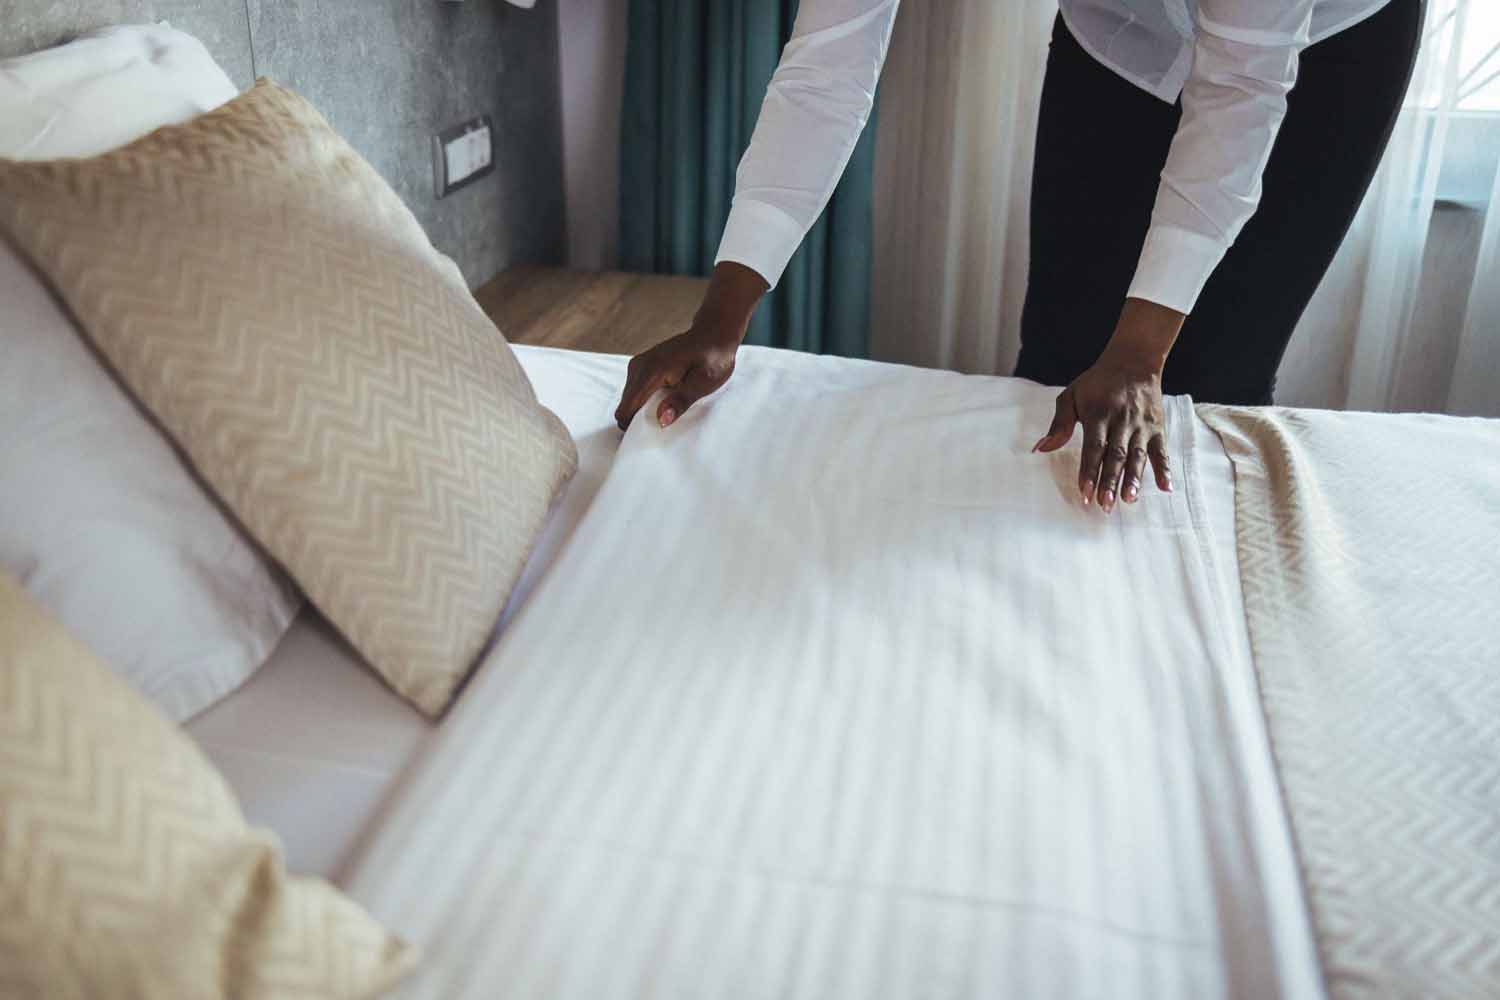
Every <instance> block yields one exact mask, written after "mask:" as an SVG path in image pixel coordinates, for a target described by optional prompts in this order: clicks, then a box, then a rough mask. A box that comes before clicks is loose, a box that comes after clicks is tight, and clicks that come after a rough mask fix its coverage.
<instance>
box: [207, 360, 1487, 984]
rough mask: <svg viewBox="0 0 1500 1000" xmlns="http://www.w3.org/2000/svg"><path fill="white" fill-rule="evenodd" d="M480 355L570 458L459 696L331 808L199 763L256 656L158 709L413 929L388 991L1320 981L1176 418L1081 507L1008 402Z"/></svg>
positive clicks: (356, 687) (1241, 645)
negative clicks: (724, 381) (1120, 487)
mask: <svg viewBox="0 0 1500 1000" xmlns="http://www.w3.org/2000/svg"><path fill="white" fill-rule="evenodd" d="M517 350H518V352H519V353H520V355H521V357H522V359H523V362H524V364H525V366H526V368H527V371H528V373H529V374H530V375H531V377H532V379H533V381H534V383H535V384H536V386H537V389H538V392H539V395H540V396H541V398H542V400H543V401H544V402H545V403H546V404H547V405H549V406H552V407H554V408H555V409H556V411H557V412H558V413H559V414H560V415H562V416H563V417H564V419H565V421H566V422H567V423H568V425H569V428H570V430H571V431H572V432H573V433H574V434H575V436H576V437H577V439H578V440H579V441H580V443H581V446H582V451H581V455H582V464H581V472H580V474H579V477H578V479H577V480H576V481H575V482H574V483H573V484H572V485H571V486H570V487H569V488H568V491H567V492H566V493H565V495H564V499H563V501H562V503H561V506H560V508H559V511H558V515H557V517H556V519H555V520H554V521H553V522H552V523H551V524H550V525H549V528H548V536H547V540H546V542H545V543H544V544H543V545H542V546H541V548H540V549H539V551H538V553H537V556H536V558H535V560H534V561H533V564H532V565H531V566H530V567H529V568H528V571H527V579H528V585H527V587H526V591H525V593H524V594H523V595H521V596H520V597H519V598H518V600H517V601H515V602H513V606H512V608H511V609H510V610H509V611H508V613H507V622H506V624H505V625H504V627H503V628H502V630H501V634H500V637H499V641H498V642H497V644H496V646H495V648H494V650H493V651H492V652H491V654H490V655H489V657H488V658H487V659H486V661H485V663H484V664H483V666H482V667H481V669H480V671H479V672H478V674H477V675H476V677H475V678H474V679H473V680H472V681H471V682H470V684H469V686H468V687H467V688H466V689H465V691H464V693H463V694H462V696H461V698H460V701H459V702H458V704H457V705H456V706H455V707H454V708H453V709H452V710H451V711H450V712H449V714H448V715H447V716H445V718H444V719H443V721H442V722H441V723H440V724H439V725H437V726H435V727H431V726H428V725H426V724H425V723H422V722H420V721H418V720H417V719H416V717H415V713H412V712H410V710H404V711H403V706H399V705H394V706H392V709H393V711H392V712H391V716H390V718H389V719H388V720H386V721H384V722H383V723H382V725H386V726H388V727H389V728H388V729H385V730H383V732H384V735H383V736H382V735H379V734H377V733H376V732H375V731H374V727H372V731H371V733H370V734H369V735H371V736H373V737H374V740H373V744H378V745H379V747H380V750H379V753H380V754H383V755H384V756H382V757H381V758H380V763H379V764H378V765H377V766H376V768H375V769H377V770H379V772H380V776H379V779H378V781H377V782H376V784H378V788H377V787H374V786H372V787H371V790H370V791H369V793H368V794H366V795H365V797H364V798H363V799H362V800H361V801H362V803H363V804H362V805H361V807H360V808H359V809H358V810H353V811H351V810H348V809H344V808H342V807H341V806H338V805H336V803H338V802H339V801H340V798H341V797H342V796H347V795H350V794H351V792H350V788H351V785H350V783H349V782H348V781H347V780H346V779H345V778H342V777H340V776H339V773H338V771H337V769H336V768H333V767H328V766H326V764H325V763H324V762H323V761H322V760H321V758H320V753H319V751H318V750H317V749H316V747H313V748H311V749H309V750H308V751H307V759H306V761H305V762H298V763H297V764H296V765H295V767H296V769H297V771H298V773H300V774H302V775H304V776H306V777H307V779H308V780H307V781H306V782H299V781H290V780H287V779H286V777H285V776H284V775H283V773H282V772H281V770H280V767H281V765H280V764H273V765H272V766H271V767H269V768H266V769H264V770H259V771H258V769H257V768H255V767H251V768H248V769H247V768H244V767H240V766H237V760H239V759H242V758H238V756H237V755H239V754H243V753H244V752H246V746H245V744H244V743H243V742H241V743H238V744H236V743H235V741H234V740H233V739H230V738H228V737H226V736H225V734H224V730H223V728H222V726H221V725H220V722H221V720H222V718H223V717H224V716H226V715H229V714H231V713H239V712H241V706H240V705H239V704H238V703H239V702H240V701H241V700H242V699H243V700H246V701H249V700H250V699H251V698H253V697H256V696H258V695H259V694H260V693H261V692H258V691H257V688H258V687H259V686H261V685H264V687H265V689H267V690H269V689H271V688H273V687H275V686H276V685H277V684H278V683H285V682H283V681H282V680H281V672H280V671H279V670H278V669H276V667H277V664H273V666H272V668H270V669H268V670H267V671H266V672H264V676H263V677H257V679H256V680H254V681H252V683H251V685H250V686H249V687H247V689H246V690H245V691H244V692H242V693H241V694H239V695H236V696H233V697H231V698H230V699H229V700H228V701H226V702H225V703H224V704H223V706H222V707H221V708H219V709H215V710H212V711H211V712H210V713H208V714H207V715H206V716H204V717H202V718H200V719H198V720H195V721H194V722H193V723H191V724H190V725H189V727H188V728H189V731H190V732H193V733H195V734H196V735H198V737H199V738H200V739H201V740H203V742H204V744H205V745H206V746H207V747H208V749H209V751H210V753H211V754H212V755H214V756H215V757H216V759H219V760H220V761H221V763H222V764H223V765H224V766H225V767H226V769H228V770H229V772H230V774H231V776H232V777H233V778H234V779H235V780H236V784H237V786H238V787H239V790H240V792H241V794H242V796H243V797H244V799H245V801H246V803H247V808H248V809H249V810H250V812H251V814H252V816H254V815H257V814H259V815H261V816H263V817H265V818H266V820H267V821H268V822H271V823H273V825H275V826H276V827H277V828H278V830H279V831H280V832H282V834H283V836H285V837H286V838H287V844H288V851H289V856H290V857H291V858H293V859H294V861H297V860H300V859H307V860H308V861H309V862H310V863H312V862H315V863H316V864H317V865H319V866H320V867H317V868H315V870H322V871H325V872H328V873H330V874H333V875H334V876H335V877H337V878H338V879H339V881H340V883H341V884H344V885H345V886H347V887H348V888H349V890H350V891H351V893H352V894H353V895H354V896H355V898H357V899H359V900H361V901H362V902H364V903H366V904H367V905H368V906H370V908H371V909H372V911H374V912H375V913H376V914H378V915H379V916H381V917H382V918H383V919H385V920H387V921H388V922H389V923H390V924H391V926H393V927H395V928H397V929H399V930H400V931H402V932H403V933H405V934H406V935H408V936H409V937H410V938H412V939H414V940H417V941H420V942H422V943H423V945H424V947H425V948H426V950H427V953H428V961H427V964H426V965H424V967H423V969H422V971H420V972H419V973H418V974H417V977H416V978H415V979H414V980H413V981H412V982H411V984H409V986H408V989H409V991H410V995H434V996H456V995H475V996H482V995H493V992H494V989H495V985H494V984H495V983H496V982H498V981H500V980H502V979H503V980H504V982H505V983H506V988H505V990H504V991H503V992H504V994H505V995H515V996H533V995H534V996H602V995H661V996H719V995H742V996H804V995H805V996H835V995H847V996H871V995H891V996H914V995H942V996H950V995H953V996H959V995H962V996H989V995H1000V994H1014V993H1020V994H1031V993H1046V994H1049V995H1076V996H1090V995H1112V996H1169V995H1179V996H1209V995H1255V996H1262V995H1284V996H1316V995H1320V994H1321V993H1322V992H1323V991H1324V988H1325V972H1326V970H1325V968H1324V964H1326V962H1325V963H1320V959H1319V952H1318V935H1317V934H1315V933H1314V930H1313V926H1312V922H1311V920H1310V915H1309V908H1308V907H1309V902H1308V895H1307V889H1306V887H1305V883H1304V879H1303V875H1302V873H1301V869H1300V868H1299V859H1298V853H1297V849H1296V847H1295V846H1294V845H1295V839H1294V836H1293V832H1292V825H1291V823H1290V821H1289V816H1288V812H1287V809H1286V807H1285V805H1284V803H1283V796H1284V794H1285V793H1284V791H1283V787H1282V782H1281V780H1280V779H1279V778H1278V771H1277V764H1276V761H1275V758H1274V757H1273V754H1272V752H1271V739H1270V735H1271V734H1270V729H1269V728H1268V725H1267V720H1266V717H1265V715H1264V712H1263V707H1262V700H1261V691H1260V690H1259V686H1258V683H1257V675H1256V672H1255V669H1254V665H1253V664H1254V657H1253V656H1252V647H1251V641H1250V635H1249V631H1248V629H1247V626H1246V622H1247V616H1246V605H1245V599H1244V596H1243V593H1242V590H1241V583H1240V562H1239V556H1238V553H1237V549H1236V543H1235V535H1236V533H1235V471H1234V466H1233V465H1232V462H1231V458H1230V455H1229V454H1228V452H1227V451H1226V448H1225V445H1224V443H1223V442H1222V441H1221V438H1220V437H1219V435H1218V434H1217V433H1216V432H1215V431H1214V430H1213V429H1212V428H1211V427H1210V424H1209V423H1208V421H1207V420H1205V419H1204V417H1203V416H1202V415H1200V413H1198V412H1196V411H1195V410H1194V408H1193V407H1192V406H1191V403H1190V401H1188V400H1185V399H1174V400H1172V402H1171V413H1170V418H1171V424H1172V428H1173V431H1172V432H1173V436H1174V441H1173V444H1174V454H1176V455H1177V462H1178V470H1179V471H1178V481H1179V483H1180V485H1179V489H1178V491H1177V492H1176V493H1174V494H1172V495H1170V496H1166V495H1161V496H1157V495H1153V496H1151V497H1149V498H1148V499H1147V500H1145V501H1143V502H1142V503H1141V504H1140V505H1139V506H1138V507H1137V508H1135V509H1132V510H1129V511H1127V512H1125V515H1124V516H1122V517H1117V518H1113V519H1108V520H1106V519H1103V518H1100V517H1098V516H1096V515H1094V514H1093V513H1092V512H1088V511H1085V510H1084V509H1083V508H1081V507H1078V506H1076V505H1075V504H1072V503H1070V502H1069V501H1068V492H1069V491H1068V484H1069V482H1070V480H1071V470H1070V468H1069V466H1068V458H1069V457H1070V456H1069V455H1067V454H1065V455H1063V456H1062V457H1059V458H1056V459H1050V460H1042V459H1023V458H1021V457H1020V456H1021V455H1022V454H1023V453H1024V447H1023V441H1024V437H1025V430H1026V429H1027V428H1029V427H1030V426H1031V425H1032V424H1035V423H1036V421H1037V420H1038V419H1040V415H1041V414H1043V413H1044V412H1045V410H1046V408H1047V406H1048V405H1050V404H1049V402H1048V399H1049V393H1048V392H1047V391H1046V390H1044V389H1042V388H1041V387H1037V386H1032V385H1030V384H1028V383H1022V382H1015V381H1013V380H1004V379H1000V380H995V379H974V378H969V377H963V376H956V375H950V374H943V373H933V372H925V371H918V370H914V369H905V368H900V367H896V366H890V365H882V364H874V363H869V362H857V361H845V360H837V359H827V358H813V357H807V356H801V355H795V354H790V353H786V352H778V351H768V350H756V349H750V350H747V352H746V357H745V358H744V359H743V360H742V363H741V368H740V371H739V372H738V373H737V374H736V378H735V382H734V383H733V385H732V390H731V391H726V392H725V393H724V394H723V396H722V397H721V398H718V399H716V400H713V401H710V403H709V404H708V405H707V406H705V407H704V409H703V410H702V411H701V413H700V414H699V415H698V416H696V417H695V418H694V420H689V421H685V422H684V424H683V425H682V426H681V427H680V428H674V429H672V430H669V431H662V430H660V429H659V428H654V427H651V426H649V425H648V424H644V423H639V422H638V424H637V425H636V426H635V427H633V428H632V430H631V432H630V433H629V434H628V435H625V436H624V437H623V439H622V438H621V435H620V434H619V432H618V431H616V430H614V429H613V426H612V408H613V405H614V402H615V396H614V393H615V387H616V386H618V384H619V380H620V377H621V375H622V374H623V364H624V361H625V359H624V358H620V357H610V356H602V355H589V354H584V353H580V352H569V351H559V350H554V349H548V348H529V347H518V348H517ZM1206 412H1211V410H1206ZM768 413H774V414H778V415H779V417H775V418H772V417H768V416H767V414H768ZM877 414H878V415H879V416H877ZM1370 419H1377V418H1370ZM1413 419H1430V418H1413ZM710 427H712V428H713V433H712V434H710V433H709V430H710ZM809 428H819V429H820V430H819V432H818V433H812V432H811V431H809ZM794 429H795V430H797V431H798V436H797V438H796V439H790V438H788V436H787V434H788V432H790V431H792V430H794ZM882 453H884V454H886V455H889V456H894V457H890V458H882V457H881V456H882ZM730 483H733V484H734V485H733V488H732V489H728V488H727V487H728V486H729V484H730ZM708 509H717V510H718V511H719V513H718V514H717V515H716V517H717V519H718V523H716V524H712V521H713V519H708V520H705V518H704V517H703V513H704V511H705V510H708ZM710 524H712V527H709V525H710ZM788 525H795V526H796V527H795V528H792V527H788ZM913 525H918V526H919V527H915V528H914V527H912V526H913ZM622 526H625V529H626V530H622ZM704 528H708V534H707V535H706V536H703V535H702V534H701V529H704ZM908 531H911V532H912V533H910V534H908ZM834 581H837V585H836V586H834ZM1080 581H1088V582H1087V583H1080ZM1069 589H1072V590H1074V591H1075V592H1074V593H1071V594H1070V593H1067V591H1068V590H1069ZM1146 594H1149V595H1151V596H1150V597H1149V598H1145V597H1144V596H1143V595H1146ZM1143 601H1144V602H1145V607H1144V609H1143V607H1142V605H1143ZM1079 608H1086V609H1087V611H1086V613H1085V614H1084V615H1083V620H1082V621H1080V620H1078V618H1077V617H1076V614H1077V612H1078V609H1079ZM580 619H581V620H583V621H586V622H587V623H588V625H587V627H582V626H580V625H579V621H580ZM1085 623H1087V625H1085ZM299 627H300V626H299ZM301 647H302V644H301V643H299V642H298V641H297V632H295V631H294V633H293V635H292V636H291V637H289V639H288V650H286V651H283V652H284V653H285V654H286V655H300V653H301V652H302V651H303V650H302V648H301ZM320 648H322V647H320ZM281 655H282V654H278V657H280V656H281ZM349 656H350V654H348V653H344V654H343V657H342V662H336V661H335V659H334V658H328V659H327V661H326V662H324V661H321V660H320V661H319V662H318V663H317V664H316V665H317V666H318V667H319V669H320V670H326V671H327V672H328V674H329V675H330V678H331V676H332V675H333V674H334V673H337V674H338V675H339V679H340V683H342V684H344V685H347V691H348V692H349V696H348V698H347V702H345V703H346V704H347V705H349V706H351V708H354V707H356V706H360V705H362V704H364V702H363V700H362V699H364V698H372V699H375V698H378V696H380V695H382V694H383V692H380V691H378V690H377V689H376V682H375V681H374V680H373V678H372V677H370V676H369V675H368V673H362V672H361V671H359V670H358V669H355V668H353V667H351V666H350V664H349ZM308 665H309V666H311V665H314V664H313V663H312V662H311V661H309V663H308ZM1466 666H1467V667H1469V668H1474V667H1476V666H1479V665H1469V664H1466ZM303 683H306V681H305V680H304V681H303ZM287 691H288V692H289V694H288V695H287V697H288V699H289V700H295V699H296V688H295V686H294V685H291V686H288V688H287ZM328 703H329V702H328V701H326V700H325V701H324V702H322V703H321V704H323V705H327V704H328ZM303 711H307V710H306V709H305V708H304V709H303ZM358 711H359V712H360V713H364V712H365V709H363V708H359V709H358ZM319 712H320V713H321V714H320V721H319V724H318V725H316V726H315V725H314V724H313V723H312V720H311V719H309V724H308V729H307V733H306V735H305V736H304V737H303V738H304V739H313V740H323V739H324V737H325V735H326V730H327V729H328V728H330V727H336V725H337V719H338V715H339V713H338V712H334V713H332V714H328V709H327V708H326V707H324V708H320V709H319ZM254 715H255V713H254V712H253V711H247V712H246V713H245V715H244V718H243V720H242V727H243V728H242V730H241V731H242V732H245V731H255V730H256V729H257V726H258V724H257V722H256V721H255V720H254ZM365 718H366V719H368V716H367V715H366V716H365ZM352 728H357V727H352ZM284 730H285V727H282V726H277V725H263V724H262V725H260V729H259V731H261V732H262V733H264V734H265V739H266V740H267V742H268V745H270V746H275V745H278V744H279V745H280V746H281V747H282V749H281V750H276V751H268V752H270V753H272V754H273V755H275V754H284V753H285V747H286V739H285V737H284V736H283V733H284ZM358 742H359V741H358V740H354V741H351V743H350V744H349V749H353V748H356V747H357V746H358ZM1480 746H1481V747H1482V746H1483V743H1482V741H1481V743H1480ZM226 752H227V755H226ZM299 752H300V751H299ZM341 752H343V751H341V750H337V749H332V750H331V753H332V755H333V756H334V757H335V758H337V756H338V754H339V753H341ZM1481 763H1482V764H1483V762H1481ZM1484 766H1488V767H1490V768H1492V767H1493V758H1492V757H1491V758H1490V760H1489V761H1488V764H1487V765H1484ZM320 768H321V769H322V770H321V771H320ZM1486 773H1488V772H1486ZM325 811H326V812H328V813H330V814H336V815H335V818H334V820H333V821H332V822H328V823H323V824H317V823H311V824H309V823H308V822H307V818H308V817H312V816H317V815H320V813H321V812H325ZM291 817H299V819H298V820H293V819H292V818H291ZM1487 859H1488V863H1493V860H1492V858H1489V856H1488V855H1483V854H1480V855H1479V856H1478V858H1477V860H1480V861H1481V862H1485V861H1486V860H1487ZM1303 863H1305V862H1303ZM1486 905H1487V904H1486Z"/></svg>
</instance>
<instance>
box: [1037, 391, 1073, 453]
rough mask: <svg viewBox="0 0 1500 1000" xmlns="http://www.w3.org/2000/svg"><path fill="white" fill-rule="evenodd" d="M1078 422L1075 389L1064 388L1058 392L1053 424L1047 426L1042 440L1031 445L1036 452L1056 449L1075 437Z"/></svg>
mask: <svg viewBox="0 0 1500 1000" xmlns="http://www.w3.org/2000/svg"><path fill="white" fill-rule="evenodd" d="M1077 423H1078V412H1077V410H1075V409H1074V408H1073V390H1072V388H1071V387H1070V388H1067V389H1064V390H1063V391H1062V392H1060V393H1058V394H1057V408H1056V410H1055V411H1054V412H1053V414H1052V426H1051V427H1048V428H1047V433H1046V434H1043V435H1042V437H1041V440H1039V441H1037V443H1036V444H1034V445H1032V446H1031V450H1032V451H1034V452H1036V451H1040V452H1048V451H1056V450H1057V449H1059V448H1061V447H1062V446H1063V445H1065V444H1067V443H1068V442H1069V441H1071V440H1072V439H1073V427H1074V425H1076V424H1077Z"/></svg>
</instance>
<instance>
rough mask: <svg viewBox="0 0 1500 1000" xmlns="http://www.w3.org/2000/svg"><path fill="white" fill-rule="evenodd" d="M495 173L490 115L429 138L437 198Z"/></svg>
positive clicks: (492, 127) (470, 120)
mask: <svg viewBox="0 0 1500 1000" xmlns="http://www.w3.org/2000/svg"><path fill="white" fill-rule="evenodd" d="M494 169H495V129H494V126H493V125H492V124H491V123H490V116H489V115H480V116H479V117H478V118H470V119H469V120H468V121H466V122H460V123H459V124H457V125H454V126H453V127H452V128H445V129H443V130H442V131H441V132H439V133H438V134H437V135H435V136H433V137H432V185H433V189H434V191H436V193H437V196H438V197H439V198H444V197H447V196H448V195H449V194H452V193H453V192H454V191H456V190H458V189H459V188H461V187H463V186H464V185H465V184H472V183H474V182H475V181H477V180H479V178H481V177H483V176H485V175H486V174H488V173H489V172H490V171H492V170H494Z"/></svg>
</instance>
